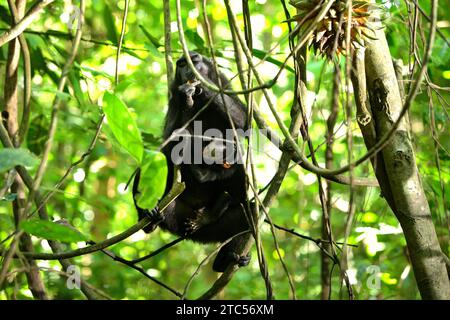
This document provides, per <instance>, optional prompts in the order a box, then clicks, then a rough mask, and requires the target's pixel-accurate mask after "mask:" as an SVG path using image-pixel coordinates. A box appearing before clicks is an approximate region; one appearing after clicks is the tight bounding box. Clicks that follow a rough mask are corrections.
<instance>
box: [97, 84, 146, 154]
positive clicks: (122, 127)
mask: <svg viewBox="0 0 450 320" xmlns="http://www.w3.org/2000/svg"><path fill="white" fill-rule="evenodd" d="M103 111H104V112H105V115H106V119H107V120H108V125H109V127H110V128H111V131H112V132H113V134H114V137H116V139H117V141H118V142H119V143H120V145H121V146H122V147H123V148H124V149H125V150H127V151H128V152H129V153H130V154H131V155H132V156H133V157H134V158H135V159H136V161H137V162H141V161H142V155H143V153H144V146H143V143H142V137H141V134H140V132H139V129H138V127H137V125H136V121H134V119H133V117H132V115H131V112H130V110H129V109H128V108H127V106H126V105H125V103H124V102H123V101H122V100H120V99H119V98H118V97H116V96H115V95H113V94H111V93H109V92H105V94H104V95H103Z"/></svg>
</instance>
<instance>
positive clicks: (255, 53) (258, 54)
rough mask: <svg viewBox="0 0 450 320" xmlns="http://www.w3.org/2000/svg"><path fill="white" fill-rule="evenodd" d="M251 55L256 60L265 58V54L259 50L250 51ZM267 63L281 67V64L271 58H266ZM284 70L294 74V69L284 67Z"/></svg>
mask: <svg viewBox="0 0 450 320" xmlns="http://www.w3.org/2000/svg"><path fill="white" fill-rule="evenodd" d="M252 55H253V56H254V57H256V58H258V59H264V57H266V52H264V51H262V50H259V49H252ZM265 61H267V62H270V63H273V64H274V65H276V66H278V67H281V66H282V65H283V62H281V61H279V60H276V59H274V58H272V57H271V56H268V57H266V60H265ZM285 69H286V70H288V71H290V72H292V73H295V71H294V69H292V68H291V67H290V66H288V65H286V66H285Z"/></svg>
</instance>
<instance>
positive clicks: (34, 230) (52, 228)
mask: <svg viewBox="0 0 450 320" xmlns="http://www.w3.org/2000/svg"><path fill="white" fill-rule="evenodd" d="M20 227H21V228H22V229H23V230H24V231H25V232H27V233H29V234H32V235H34V236H36V237H40V238H44V239H48V240H56V241H61V242H80V241H87V238H86V236H84V235H83V234H82V233H80V232H78V231H77V230H75V229H72V228H71V227H69V226H65V225H61V224H59V223H56V222H51V221H45V220H28V221H24V222H22V223H21V224H20Z"/></svg>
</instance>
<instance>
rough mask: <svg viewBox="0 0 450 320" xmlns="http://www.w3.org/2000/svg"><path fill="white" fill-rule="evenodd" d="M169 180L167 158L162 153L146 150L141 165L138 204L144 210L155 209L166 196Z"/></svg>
mask: <svg viewBox="0 0 450 320" xmlns="http://www.w3.org/2000/svg"><path fill="white" fill-rule="evenodd" d="M166 179H167V162H166V157H165V156H164V154H162V153H161V152H157V151H152V150H145V152H144V159H143V160H142V163H141V176H140V180H139V186H138V190H139V194H138V195H137V196H136V200H137V204H138V206H139V207H141V208H144V209H153V208H154V207H155V206H156V204H157V203H158V200H159V199H160V198H161V197H162V195H163V194H164V190H165V189H166Z"/></svg>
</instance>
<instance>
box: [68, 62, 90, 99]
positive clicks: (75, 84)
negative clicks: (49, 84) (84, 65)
mask: <svg viewBox="0 0 450 320" xmlns="http://www.w3.org/2000/svg"><path fill="white" fill-rule="evenodd" d="M69 79H70V82H71V83H72V88H73V93H74V94H75V98H76V99H77V101H78V104H79V105H80V106H81V107H84V106H85V104H86V101H85V100H84V93H83V90H81V86H80V82H81V79H80V74H79V70H76V71H74V70H71V71H70V72H69Z"/></svg>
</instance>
